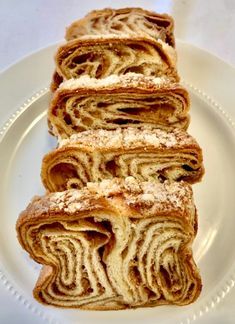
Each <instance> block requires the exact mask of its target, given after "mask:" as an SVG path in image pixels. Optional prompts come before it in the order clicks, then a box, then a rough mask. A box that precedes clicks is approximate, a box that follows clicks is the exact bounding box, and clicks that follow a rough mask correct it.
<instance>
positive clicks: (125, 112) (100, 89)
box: [48, 73, 189, 138]
mask: <svg viewBox="0 0 235 324" xmlns="http://www.w3.org/2000/svg"><path fill="white" fill-rule="evenodd" d="M48 124H49V128H50V132H51V133H52V134H54V135H55V136H57V137H60V138H67V137H69V136H71V135H72V134H75V133H78V132H81V131H84V130H89V129H99V128H103V129H115V128H117V127H122V128H125V127H128V126H132V127H139V126H143V125H152V126H155V127H159V128H163V129H169V128H183V129H187V127H188V124H189V96H188V92H187V90H186V89H184V88H183V87H182V86H181V85H179V84H177V83H172V82H171V81H170V80H169V79H168V78H165V77H157V78H155V77H145V76H143V75H141V74H136V73H127V74H125V75H120V76H118V75H111V76H109V77H107V78H104V79H95V78H90V77H89V76H82V77H80V78H78V79H70V80H67V81H65V82H63V83H62V84H61V85H60V87H59V89H58V90H57V91H56V92H55V93H54V96H53V98H52V101H51V103H50V107H49V110H48Z"/></svg>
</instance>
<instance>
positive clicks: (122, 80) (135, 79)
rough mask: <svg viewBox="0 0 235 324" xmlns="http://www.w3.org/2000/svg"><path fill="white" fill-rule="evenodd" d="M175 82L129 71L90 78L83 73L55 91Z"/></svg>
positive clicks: (65, 82) (155, 85) (163, 77)
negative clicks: (99, 77)
mask: <svg viewBox="0 0 235 324" xmlns="http://www.w3.org/2000/svg"><path fill="white" fill-rule="evenodd" d="M174 85H175V84H174V83H173V84H172V82H171V80H170V79H169V78H167V77H165V76H161V77H151V76H144V75H142V74H139V73H133V72H129V73H127V74H124V75H116V74H112V75H110V76H108V77H106V78H103V79H96V78H91V77H90V76H88V75H83V76H81V77H79V78H77V79H69V80H66V81H64V82H62V83H61V84H60V86H59V88H58V90H57V91H61V90H76V89H80V88H91V89H93V88H95V89H99V88H105V87H113V86H115V87H125V88H136V87H137V88H144V89H146V88H157V89H159V88H161V87H164V86H165V87H172V86H174Z"/></svg>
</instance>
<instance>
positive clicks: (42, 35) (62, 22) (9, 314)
mask: <svg viewBox="0 0 235 324" xmlns="http://www.w3.org/2000/svg"><path fill="white" fill-rule="evenodd" d="M112 6H113V7H127V6H140V7H143V8H147V9H152V10H155V11H158V12H168V13H170V14H172V15H173V17H174V19H175V26H176V28H175V33H176V37H177V38H180V39H183V40H185V41H187V42H189V43H192V44H194V45H197V46H199V47H201V48H203V49H206V50H208V51H210V52H212V53H213V54H215V55H217V56H219V57H220V58H222V59H223V60H225V61H227V62H228V63H230V64H232V65H234V66H235V1H234V0H161V1H156V0H155V1H153V0H151V1H147V0H146V1H144V0H139V1H138V0H133V1H131V0H129V1H123V0H117V1H110V0H100V1H97V2H95V1H92V0H31V1H30V0H20V1H19V0H5V1H4V0H2V1H0V24H1V28H0V40H1V42H0V71H2V70H5V69H6V68H7V67H8V66H9V65H11V64H12V63H15V62H16V61H18V60H20V59H21V58H22V57H24V56H25V55H28V54H30V53H31V52H34V51H37V50H38V49H40V48H43V47H46V46H48V45H50V44H52V43H55V42H57V41H60V40H62V39H63V36H64V27H65V26H67V25H69V24H70V23H71V22H72V21H73V20H76V19H77V18H79V17H82V16H83V15H84V14H85V13H86V12H88V11H89V10H91V9H95V8H103V7H112ZM0 92H1V90H0ZM0 109H4V107H0ZM234 109H235V108H234ZM234 117H235V112H234ZM234 304H235V289H233V290H232V292H231V293H229V294H228V295H227V296H226V297H225V298H224V300H223V301H222V302H221V303H220V304H219V305H218V306H217V307H216V310H213V311H211V312H210V313H209V314H208V315H206V316H203V317H202V318H201V319H200V320H197V323H214V324H215V323H235V310H234V312H233V308H234ZM9 305H10V307H9ZM156 322H157V319H156ZM0 323H8V324H12V323H25V324H27V323H41V319H40V318H37V317H35V315H33V314H32V313H31V312H30V311H29V310H27V309H26V308H24V307H22V305H21V304H19V302H18V301H16V300H15V299H14V298H13V297H12V296H11V294H10V293H9V292H7V291H6V290H5V288H4V286H3V284H2V283H1V282H0Z"/></svg>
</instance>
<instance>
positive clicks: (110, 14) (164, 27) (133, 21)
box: [65, 8, 175, 46]
mask: <svg viewBox="0 0 235 324" xmlns="http://www.w3.org/2000/svg"><path fill="white" fill-rule="evenodd" d="M173 32H174V21H173V18H172V17H170V16H168V15H166V14H158V13H155V12H152V11H148V10H144V9H142V8H121V9H109V8H107V9H103V10H94V11H91V12H90V13H88V14H87V15H86V16H85V17H84V18H83V19H80V20H77V21H75V22H74V23H72V24H71V25H70V26H69V27H68V28H67V30H66V36H65V38H66V40H71V39H74V38H78V37H81V36H83V35H105V34H116V35H123V34H126V35H133V34H134V35H136V34H142V35H145V36H150V37H153V38H155V39H161V40H163V41H164V42H166V43H167V44H169V45H171V46H174V45H175V39H174V34H173Z"/></svg>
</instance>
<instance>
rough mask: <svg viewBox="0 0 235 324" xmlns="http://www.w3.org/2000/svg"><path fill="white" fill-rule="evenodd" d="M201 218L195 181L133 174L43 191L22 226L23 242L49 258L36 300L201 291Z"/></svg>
mask: <svg viewBox="0 0 235 324" xmlns="http://www.w3.org/2000/svg"><path fill="white" fill-rule="evenodd" d="M195 222H196V209H195V206H194V202H193V197H192V189H191V187H190V186H188V185H187V184H185V183H172V184H169V183H164V184H156V183H155V184H154V183H152V182H138V181H136V180H135V179H134V178H131V177H130V178H127V179H126V180H125V181H121V180H120V179H114V180H112V181H110V180H106V181H103V182H102V183H100V184H95V183H90V184H89V185H88V187H87V188H84V189H83V190H81V191H77V190H69V191H66V192H62V193H52V194H49V195H47V196H44V197H37V198H35V199H34V200H33V201H32V203H31V204H30V205H29V206H28V207H27V209H26V210H25V211H23V212H22V213H21V215H20V217H19V219H18V221H17V225H16V229H17V232H18V238H19V241H20V243H21V245H22V246H23V248H24V249H25V250H26V251H27V252H28V253H29V254H30V256H31V257H32V258H33V259H34V260H36V261H37V262H39V263H42V264H43V265H44V266H43V269H42V272H41V274H40V277H39V279H38V282H37V284H36V286H35V289H34V296H35V298H36V299H37V300H38V301H40V302H41V303H44V304H50V305H54V306H58V307H75V308H76V307H78V308H82V309H92V310H101V309H102V310H105V309H106V310H108V309H124V308H130V307H133V308H135V307H140V306H141V307H145V306H156V305H163V304H177V305H184V304H188V303H191V302H193V301H194V300H195V299H196V298H197V297H198V295H199V294H200V291H201V279H200V274H199V272H198V269H197V267H196V265H195V263H194V261H193V258H192V251H191V245H192V242H193V239H194V237H195V234H196V233H195ZM152 258H153V259H152ZM147 260H149V261H150V260H154V261H153V263H152V262H150V263H149V261H147Z"/></svg>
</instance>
